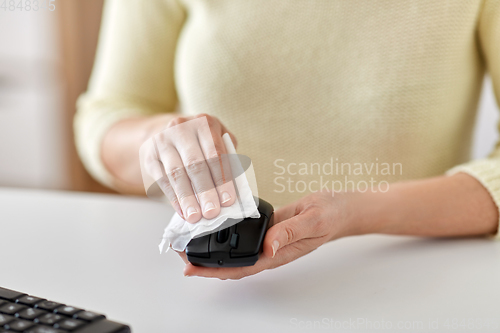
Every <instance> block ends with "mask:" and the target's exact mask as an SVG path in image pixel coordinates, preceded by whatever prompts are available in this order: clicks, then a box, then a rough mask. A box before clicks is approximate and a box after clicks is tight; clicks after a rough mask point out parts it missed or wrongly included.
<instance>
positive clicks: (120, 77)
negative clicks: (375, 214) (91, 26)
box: [75, 0, 500, 206]
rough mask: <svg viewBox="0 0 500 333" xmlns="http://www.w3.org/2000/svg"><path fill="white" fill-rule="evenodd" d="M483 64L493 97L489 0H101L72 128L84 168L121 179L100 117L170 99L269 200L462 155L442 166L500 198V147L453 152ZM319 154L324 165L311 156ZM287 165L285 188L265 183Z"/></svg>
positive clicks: (166, 104) (465, 128)
mask: <svg viewBox="0 0 500 333" xmlns="http://www.w3.org/2000/svg"><path fill="white" fill-rule="evenodd" d="M485 69H487V70H488V71H489V73H490V75H491V76H492V79H493V84H494V88H495V92H496V95H497V99H498V97H499V96H500V1H499V0H485V1H480V0H439V1H436V0H405V1H394V0H352V1H351V0H350V1H346V0H307V1H305V0H183V1H181V0H148V1H143V0H127V1H120V0H110V1H108V2H107V5H106V9H105V15H104V21H103V27H102V33H101V39H100V45H99V50H98V55H97V63H96V66H95V69H94V73H93V75H92V80H91V82H90V86H89V90H88V92H87V93H86V94H85V95H83V96H82V97H81V98H80V100H79V108H78V113H77V116H76V118H75V131H76V142H77V146H78V149H79V152H80V155H81V157H82V159H83V161H84V163H85V165H86V166H87V168H88V170H89V171H90V172H91V173H92V174H93V175H94V177H96V178H97V179H98V180H100V181H101V182H103V183H104V184H107V185H108V186H111V187H117V186H118V187H119V185H118V184H119V182H118V181H117V180H116V179H114V178H113V177H112V176H111V175H110V174H109V172H108V171H107V170H106V168H105V167H104V166H103V164H102V162H101V160H100V144H101V140H102V137H103V135H104V133H105V132H106V130H107V129H108V128H109V126H111V125H112V124H114V123H115V122H116V121H118V120H120V119H123V118H127V117H130V116H131V115H143V114H155V113H160V112H172V111H173V110H175V108H176V107H177V105H178V104H180V108H181V110H182V111H183V113H185V114H188V115H194V114H197V113H201V112H204V113H209V114H212V115H215V116H217V117H218V118H219V119H220V120H221V121H222V122H223V123H224V124H225V125H226V126H227V127H228V128H229V129H230V130H231V131H232V132H233V133H234V134H235V135H236V137H237V138H238V142H239V147H238V152H239V153H241V154H245V155H248V156H249V157H251V159H252V161H253V165H254V168H255V171H256V175H257V181H258V186H259V196H261V197H262V198H264V199H266V200H269V201H270V202H272V203H273V204H274V205H276V206H280V205H284V204H287V203H289V202H291V201H293V200H296V199H298V198H300V197H302V196H304V195H305V194H306V193H308V192H309V190H306V191H304V192H302V193H301V192H299V191H301V190H302V189H303V185H302V183H301V184H300V186H298V188H296V187H295V185H297V184H296V182H297V181H303V182H304V184H305V185H311V189H312V190H316V189H318V188H319V186H318V185H317V184H316V183H314V182H315V181H320V180H321V179H320V177H322V178H323V181H328V182H331V181H332V180H340V181H342V182H345V176H347V177H348V180H349V181H353V182H354V183H355V184H358V182H359V181H361V180H370V179H371V178H373V180H374V181H376V182H379V181H382V180H387V181H389V182H395V181H398V180H403V179H415V178H423V177H429V176H435V175H439V174H443V173H445V172H446V171H447V170H449V169H452V168H453V167H455V166H457V165H460V164H463V165H461V166H459V167H457V168H455V169H453V170H451V171H450V173H453V172H457V171H463V172H467V173H468V174H470V175H472V176H474V177H476V178H477V179H478V180H479V181H480V182H481V183H482V184H483V185H484V186H485V187H486V188H487V189H488V191H489V192H490V193H491V195H492V197H493V199H494V200H495V202H496V204H497V206H500V146H499V145H497V148H496V151H495V152H493V153H492V155H491V156H490V157H489V158H488V159H485V160H482V161H473V162H470V163H468V162H467V161H468V160H469V158H470V144H471V137H472V129H473V125H474V118H475V115H476V109H477V102H478V98H479V93H480V89H481V82H482V79H483V75H484V71H485ZM330 161H333V163H334V165H333V166H334V175H329V174H328V173H324V172H321V174H318V172H317V171H318V170H317V167H315V166H311V163H319V164H320V166H322V165H323V164H324V163H329V162H330ZM275 163H277V164H278V165H282V166H285V167H286V166H287V165H289V164H290V163H296V165H293V164H292V165H291V166H290V171H291V172H292V173H297V174H295V175H291V174H288V173H285V174H284V175H277V174H275V173H281V171H282V169H280V168H279V167H276V166H275ZM299 163H306V164H307V166H308V168H307V173H308V174H307V175H305V174H303V175H300V174H298V172H299V170H300V169H301V168H302V173H304V172H305V171H306V170H305V169H304V165H302V166H300V165H299ZM335 163H339V165H340V164H341V163H351V167H352V168H354V167H355V165H354V163H366V164H367V166H368V168H369V166H370V164H371V163H374V165H375V166H376V165H377V163H378V165H379V168H380V169H381V168H383V164H382V163H389V164H390V165H391V174H390V175H382V174H381V172H380V170H379V173H378V175H377V174H374V173H375V166H374V168H373V169H372V170H371V171H372V172H371V174H368V171H367V169H364V171H363V174H359V172H358V174H353V173H354V172H353V171H352V170H351V175H346V173H347V168H346V169H344V171H345V172H344V174H338V173H337V172H336V170H335ZM393 163H400V164H401V165H402V174H400V173H399V169H396V172H395V174H394V170H392V165H393ZM311 169H312V170H311ZM276 177H285V178H284V179H282V178H276ZM288 178H290V180H291V181H292V182H293V183H292V190H293V193H292V192H291V191H289V190H288V189H287V190H285V191H284V193H277V191H281V190H282V189H283V187H282V185H284V186H285V187H287V186H288V184H287V183H286V180H287V179H288ZM293 184H295V185H293ZM297 190H299V191H297Z"/></svg>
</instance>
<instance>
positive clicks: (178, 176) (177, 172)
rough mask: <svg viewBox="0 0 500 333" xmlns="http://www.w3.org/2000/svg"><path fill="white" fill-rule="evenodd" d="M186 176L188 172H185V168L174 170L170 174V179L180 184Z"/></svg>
mask: <svg viewBox="0 0 500 333" xmlns="http://www.w3.org/2000/svg"><path fill="white" fill-rule="evenodd" d="M185 174H186V170H184V168H183V167H178V168H174V169H171V170H170V171H169V172H168V175H169V177H170V178H172V180H173V181H174V182H178V181H179V180H180V179H181V178H182V177H184V176H185Z"/></svg>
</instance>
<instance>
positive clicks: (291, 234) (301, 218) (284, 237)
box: [264, 214, 309, 258]
mask: <svg viewBox="0 0 500 333" xmlns="http://www.w3.org/2000/svg"><path fill="white" fill-rule="evenodd" d="M308 232H309V230H308V223H307V217H306V214H299V215H296V216H293V217H291V218H289V219H287V220H284V221H282V222H280V223H277V224H275V225H273V226H272V227H271V228H270V229H269V230H268V231H267V233H266V238H265V239H264V254H265V255H266V256H267V257H270V258H274V256H275V255H276V252H278V250H279V249H281V248H283V247H285V246H287V245H290V244H292V243H295V242H297V241H299V240H301V239H303V238H307V236H308Z"/></svg>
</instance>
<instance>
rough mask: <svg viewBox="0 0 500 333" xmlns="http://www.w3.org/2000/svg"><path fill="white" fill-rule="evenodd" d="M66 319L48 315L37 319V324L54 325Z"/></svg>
mask: <svg viewBox="0 0 500 333" xmlns="http://www.w3.org/2000/svg"><path fill="white" fill-rule="evenodd" d="M63 319H64V317H63V316H61V315H58V314H55V313H47V314H44V315H43V316H41V317H39V318H36V319H35V323H42V324H45V325H54V324H55V323H57V322H58V321H61V320H63Z"/></svg>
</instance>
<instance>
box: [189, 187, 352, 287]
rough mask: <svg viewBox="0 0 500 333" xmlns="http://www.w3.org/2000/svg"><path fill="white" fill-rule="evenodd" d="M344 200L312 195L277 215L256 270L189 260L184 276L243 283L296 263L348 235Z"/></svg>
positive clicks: (267, 235) (278, 211)
mask: <svg viewBox="0 0 500 333" xmlns="http://www.w3.org/2000/svg"><path fill="white" fill-rule="evenodd" d="M343 206H344V204H343V197H342V196H341V195H339V194H338V193H336V194H335V197H333V196H332V193H329V192H318V193H314V194H311V195H308V196H306V197H304V198H302V199H300V200H298V201H296V202H294V203H292V204H290V205H288V206H286V207H283V208H280V209H278V210H277V211H276V212H275V213H274V224H273V226H272V227H271V228H269V230H268V231H267V233H266V237H265V239H264V246H263V247H264V253H263V254H262V255H261V257H260V258H259V260H258V261H257V263H256V264H255V265H254V266H249V267H237V268H208V267H199V266H193V265H192V264H190V263H189V262H187V260H186V256H185V254H182V257H183V259H184V260H185V262H186V267H185V269H184V275H186V276H202V277H213V278H219V279H223V280H225V279H241V278H243V277H245V276H249V275H253V274H256V273H258V272H260V271H263V270H265V269H271V268H276V267H278V266H281V265H284V264H287V263H289V262H291V261H294V260H295V259H297V258H300V257H302V256H303V255H306V254H308V253H309V252H311V251H313V250H315V249H316V248H318V247H319V246H321V245H322V244H324V243H326V242H328V241H330V240H332V239H335V238H339V237H341V236H344V235H346V232H347V230H348V229H349V225H348V221H347V218H346V214H345V213H344V210H343Z"/></svg>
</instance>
